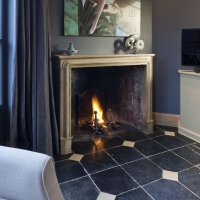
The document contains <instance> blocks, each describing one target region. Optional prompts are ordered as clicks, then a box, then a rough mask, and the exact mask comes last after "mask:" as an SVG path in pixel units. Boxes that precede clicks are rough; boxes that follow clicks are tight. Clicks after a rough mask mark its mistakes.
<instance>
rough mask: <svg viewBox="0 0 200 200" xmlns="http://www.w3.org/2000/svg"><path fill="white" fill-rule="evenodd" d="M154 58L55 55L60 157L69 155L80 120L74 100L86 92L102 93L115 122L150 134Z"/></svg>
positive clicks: (151, 129) (143, 56) (143, 55)
mask: <svg viewBox="0 0 200 200" xmlns="http://www.w3.org/2000/svg"><path fill="white" fill-rule="evenodd" d="M153 56H154V55H153V54H134V55H76V56H65V55H56V59H57V65H56V66H57V69H58V71H59V101H58V102H59V113H58V116H59V133H60V144H61V154H67V153H70V152H71V142H72V130H73V128H74V127H75V126H77V125H80V121H81V119H80V118H79V119H77V112H78V111H79V109H80V108H78V107H77V105H80V104H78V103H77V101H80V99H81V98H78V100H77V96H81V95H82V93H84V92H85V91H90V90H99V91H101V92H102V99H105V103H104V104H105V105H104V109H105V111H106V110H108V109H109V110H111V111H112V114H113V115H114V116H115V118H117V120H118V121H120V122H124V123H128V124H132V125H134V126H135V127H137V128H138V129H139V130H141V131H142V132H144V133H145V134H150V133H152V132H153V119H152V70H153V69H152V68H153V62H152V60H153ZM85 80H87V82H85ZM88 80H89V81H88ZM79 114H80V112H79ZM84 120H85V119H84Z"/></svg>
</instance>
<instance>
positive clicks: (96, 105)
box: [92, 96, 104, 123]
mask: <svg viewBox="0 0 200 200" xmlns="http://www.w3.org/2000/svg"><path fill="white" fill-rule="evenodd" d="M92 109H93V115H92V119H94V111H97V119H98V122H99V123H103V122H104V120H103V109H102V108H101V105H100V103H99V101H98V98H97V97H96V96H94V97H92Z"/></svg>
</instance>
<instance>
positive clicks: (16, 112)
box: [10, 0, 59, 156]
mask: <svg viewBox="0 0 200 200" xmlns="http://www.w3.org/2000/svg"><path fill="white" fill-rule="evenodd" d="M15 3H16V21H15V23H16V29H15V31H16V35H17V37H16V41H15V44H14V47H15V49H14V50H15V56H14V58H13V66H12V67H13V75H12V109H11V127H10V142H11V146H13V147H19V148H23V149H29V150H33V151H36V152H40V153H45V154H48V155H50V156H52V155H53V153H56V154H57V153H59V145H58V144H59V137H58V128H57V122H56V117H55V106H54V97H53V85H52V73H51V70H52V69H51V51H50V25H49V10H48V9H49V5H48V0H15Z"/></svg>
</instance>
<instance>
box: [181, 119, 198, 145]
mask: <svg viewBox="0 0 200 200" xmlns="http://www.w3.org/2000/svg"><path fill="white" fill-rule="evenodd" d="M178 132H179V133H180V134H182V135H184V136H186V137H188V138H190V139H192V140H195V141H197V142H200V134H198V133H195V132H193V131H191V130H188V129H186V128H184V127H182V126H181V125H180V123H179V125H178Z"/></svg>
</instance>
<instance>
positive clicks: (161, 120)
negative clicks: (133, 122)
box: [153, 112, 180, 127]
mask: <svg viewBox="0 0 200 200" xmlns="http://www.w3.org/2000/svg"><path fill="white" fill-rule="evenodd" d="M153 120H154V124H157V125H164V126H173V127H178V122H179V121H180V115H173V114H166V113H155V112H154V113H153Z"/></svg>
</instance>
